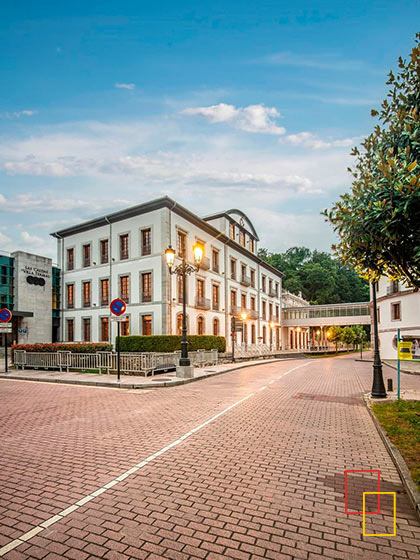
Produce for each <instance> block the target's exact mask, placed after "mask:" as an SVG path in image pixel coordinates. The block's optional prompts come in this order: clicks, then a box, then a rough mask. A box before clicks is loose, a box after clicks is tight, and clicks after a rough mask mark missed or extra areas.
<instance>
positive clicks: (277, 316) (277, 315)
mask: <svg viewBox="0 0 420 560" xmlns="http://www.w3.org/2000/svg"><path fill="white" fill-rule="evenodd" d="M276 321H277V323H278V322H279V321H280V309H279V306H278V305H276Z"/></svg>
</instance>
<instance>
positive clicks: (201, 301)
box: [195, 296, 210, 310]
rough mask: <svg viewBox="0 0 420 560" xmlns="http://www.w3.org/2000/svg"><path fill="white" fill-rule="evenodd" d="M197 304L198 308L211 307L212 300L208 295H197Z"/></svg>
mask: <svg viewBox="0 0 420 560" xmlns="http://www.w3.org/2000/svg"><path fill="white" fill-rule="evenodd" d="M195 306H196V308H197V309H206V310H207V309H210V300H209V298H206V297H201V296H197V297H196V299H195Z"/></svg>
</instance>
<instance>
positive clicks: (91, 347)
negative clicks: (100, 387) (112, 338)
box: [12, 342, 112, 356]
mask: <svg viewBox="0 0 420 560" xmlns="http://www.w3.org/2000/svg"><path fill="white" fill-rule="evenodd" d="M15 350H26V351H27V352H59V351H61V350H64V351H67V352H82V353H88V354H93V353H95V352H103V351H106V352H110V351H111V350H112V348H111V345H110V344H107V343H106V342H98V343H92V342H81V343H77V342H76V343H73V342H72V343H68V344H66V343H45V344H14V345H13V346H12V356H14V351H15Z"/></svg>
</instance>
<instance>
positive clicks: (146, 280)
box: [141, 272, 152, 303]
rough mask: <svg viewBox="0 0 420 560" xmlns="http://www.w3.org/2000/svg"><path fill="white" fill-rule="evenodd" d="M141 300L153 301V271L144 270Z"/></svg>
mask: <svg viewBox="0 0 420 560" xmlns="http://www.w3.org/2000/svg"><path fill="white" fill-rule="evenodd" d="M141 301H142V302H143V303H147V302H149V301H152V273H151V272H143V274H142V275H141Z"/></svg>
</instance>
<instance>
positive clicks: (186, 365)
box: [165, 244, 204, 377]
mask: <svg viewBox="0 0 420 560" xmlns="http://www.w3.org/2000/svg"><path fill="white" fill-rule="evenodd" d="M185 253H186V251H183V254H182V261H181V263H180V264H178V265H176V266H174V265H175V250H174V249H173V248H172V247H171V245H169V247H168V248H167V249H166V251H165V257H166V264H167V265H168V268H169V272H170V274H176V275H177V276H179V277H181V279H182V330H181V334H182V339H181V358H180V360H179V369H178V368H177V375H178V376H179V377H192V376H193V368H192V367H191V361H190V359H189V357H188V342H187V294H186V291H187V276H189V275H190V274H192V273H193V272H198V270H199V268H200V264H201V261H202V260H203V254H204V251H203V247H202V246H201V245H199V244H196V245H194V247H193V254H194V261H195V266H193V265H191V264H189V263H188V262H187V261H186V258H185Z"/></svg>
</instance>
